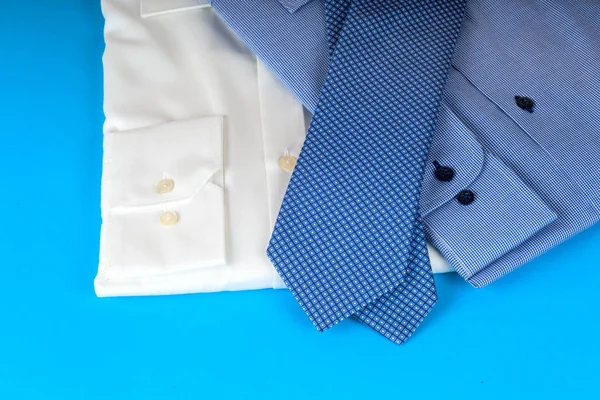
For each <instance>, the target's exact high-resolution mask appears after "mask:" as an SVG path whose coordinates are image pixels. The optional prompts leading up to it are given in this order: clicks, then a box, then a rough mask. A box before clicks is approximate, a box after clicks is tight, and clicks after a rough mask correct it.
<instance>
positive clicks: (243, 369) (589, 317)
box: [0, 0, 600, 400]
mask: <svg viewBox="0 0 600 400" xmlns="http://www.w3.org/2000/svg"><path fill="white" fill-rule="evenodd" d="M98 3H99V1H97V0H70V1H69V0H54V1H48V0H46V1H44V0H29V1H23V2H19V1H7V0H5V1H1V2H0V4H1V7H0V154H1V156H0V172H1V175H0V189H1V191H2V194H1V197H0V213H1V214H0V399H30V398H33V399H61V400H64V399H169V400H173V399H224V398H240V399H246V398H248V399H250V398H262V399H269V398H279V399H293V398H307V399H320V398H328V399H343V398H364V399H374V398H377V397H379V396H381V397H385V398H390V399H404V398H408V399H411V398H412V399H438V398H446V399H463V400H467V399H476V398H477V399H519V398H528V399H554V398H556V399H567V398H581V399H598V398H600V388H599V387H598V386H599V385H600V383H599V378H598V373H599V370H600V368H599V366H598V358H599V356H600V346H599V344H598V340H599V332H600V323H599V320H598V316H599V310H598V308H599V306H600V300H599V298H598V296H599V293H600V290H599V289H600V250H599V248H600V246H599V245H600V227H596V228H594V229H591V230H589V231H587V232H585V233H583V234H581V235H579V236H577V237H576V238H574V239H573V240H571V241H569V242H568V243H566V244H565V245H563V246H560V247H559V248H557V249H554V250H553V251H551V252H550V253H548V254H546V255H545V256H543V257H541V258H540V259H538V260H536V261H535V262H533V263H530V264H529V265H527V266H526V267H525V268H522V269H521V270H519V271H517V272H515V273H513V274H511V275H510V276H508V277H506V278H504V279H502V280H500V281H498V282H497V283H495V284H493V285H492V286H490V287H488V288H485V289H480V290H477V289H473V288H472V287H470V286H469V285H468V284H466V283H465V282H463V281H462V280H461V279H459V278H458V277H457V276H456V275H446V276H443V277H438V279H437V282H438V286H439V294H440V302H439V304H438V305H437V306H436V307H435V308H434V311H433V312H432V313H431V315H430V317H429V318H428V319H427V320H426V322H425V323H424V324H423V326H422V328H421V329H419V331H418V332H417V334H416V335H415V336H414V337H413V338H412V339H411V340H410V341H409V342H408V343H407V344H406V345H404V346H401V347H400V346H396V345H394V344H392V343H391V342H388V341H387V340H386V339H384V338H383V337H381V336H379V335H378V334H377V333H374V332H372V331H371V330H370V329H368V328H366V327H364V326H361V325H359V324H358V323H355V322H351V321H348V322H344V323H342V324H341V325H339V326H337V327H336V328H335V329H332V330H330V331H328V332H326V333H324V334H319V333H317V332H316V330H314V328H313V327H312V325H311V323H310V322H309V320H308V319H307V318H306V317H305V316H304V314H303V312H302V311H301V310H300V308H299V307H298V306H297V305H296V304H295V302H294V300H293V298H292V297H291V295H290V294H289V293H288V292H287V291H273V290H263V291H254V292H238V293H215V294H199V295H189V296H171V297H149V298H111V299H98V298H96V296H95V295H94V290H93V283H92V282H93V278H94V276H95V273H96V262H97V253H98V235H99V226H100V210H99V208H100V206H99V201H100V200H99V196H100V173H101V156H102V130H101V129H102V122H103V114H102V64H101V56H102V51H103V33H102V29H103V19H102V15H101V13H100V7H99V4H98ZM565 195H568V194H565Z"/></svg>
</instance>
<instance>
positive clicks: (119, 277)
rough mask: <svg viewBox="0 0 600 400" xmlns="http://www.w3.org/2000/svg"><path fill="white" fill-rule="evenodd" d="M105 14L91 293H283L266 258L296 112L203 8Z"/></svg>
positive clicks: (297, 139)
mask: <svg viewBox="0 0 600 400" xmlns="http://www.w3.org/2000/svg"><path fill="white" fill-rule="evenodd" d="M102 9H103V13H104V16H105V19H106V25H105V40H106V51H105V54H104V59H103V61H104V70H105V101H104V110H105V114H106V122H105V126H104V161H103V175H102V200H101V206H102V220H103V223H102V229H101V238H100V263H99V268H98V275H97V277H96V280H95V288H96V293H97V295H98V296H126V295H155V294H175V293H194V292H209V291H221V290H245V289H262V288H282V287H284V285H283V283H282V282H281V280H280V278H279V276H278V275H277V274H276V272H275V270H274V269H273V267H272V265H271V263H270V262H269V260H268V258H267V257H266V254H265V249H266V247H267V243H268V241H269V237H270V234H271V230H272V227H273V224H274V221H275V218H276V217H277V213H278V210H279V206H280V204H281V201H282V199H283V195H284V193H285V190H286V187H287V183H288V180H289V177H290V173H291V171H292V170H293V166H294V162H295V157H296V156H297V155H298V154H299V152H300V149H301V147H302V143H303V141H304V136H305V133H306V129H307V126H306V119H307V118H306V115H305V113H304V110H303V107H302V105H301V103H300V102H299V101H298V100H296V98H295V97H294V96H293V95H292V94H291V93H290V92H289V91H288V89H286V88H285V87H284V86H283V85H282V84H281V83H280V82H279V80H278V79H276V78H275V76H274V75H273V74H272V73H271V72H270V71H269V70H268V68H266V67H265V65H264V64H262V62H260V61H258V60H257V58H256V56H255V55H254V54H253V53H252V52H251V51H249V50H248V49H247V48H246V46H245V45H244V44H243V43H242V42H241V41H240V40H239V39H237V37H236V35H235V34H234V33H233V32H231V31H230V30H229V29H228V28H227V26H226V25H225V24H224V23H223V22H222V21H221V19H220V18H219V17H218V16H217V15H216V14H215V13H214V12H213V10H212V9H211V8H209V7H207V6H206V4H204V2H203V1H201V0H172V1H157V0H143V1H141V2H140V1H139V0H103V1H102ZM431 258H432V263H433V266H434V269H435V271H436V272H445V271H448V267H447V263H446V262H445V261H444V260H443V258H441V256H440V255H439V254H438V253H436V251H435V250H431Z"/></svg>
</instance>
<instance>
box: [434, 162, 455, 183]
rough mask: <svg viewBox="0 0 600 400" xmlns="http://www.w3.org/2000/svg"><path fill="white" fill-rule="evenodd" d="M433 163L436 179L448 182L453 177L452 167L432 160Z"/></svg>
mask: <svg viewBox="0 0 600 400" xmlns="http://www.w3.org/2000/svg"><path fill="white" fill-rule="evenodd" d="M433 165H434V166H435V177H436V178H437V180H439V181H442V182H450V181H451V180H452V178H454V170H453V169H452V168H450V167H446V166H443V165H440V163H439V162H437V161H434V162H433Z"/></svg>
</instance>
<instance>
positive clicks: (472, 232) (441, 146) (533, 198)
mask: <svg viewBox="0 0 600 400" xmlns="http://www.w3.org/2000/svg"><path fill="white" fill-rule="evenodd" d="M292 3H293V4H294V5H295V7H290V4H292ZM211 4H212V6H213V8H214V9H215V10H216V11H217V12H218V13H219V14H220V15H221V16H222V17H223V18H224V20H225V21H226V22H227V23H228V24H229V26H231V27H232V29H234V30H235V31H236V33H238V35H239V36H240V37H241V38H242V39H243V40H244V41H245V43H247V44H248V45H249V47H250V48H252V49H253V51H255V52H256V53H257V54H258V56H259V57H260V58H261V59H263V60H264V61H265V63H266V64H267V65H268V66H269V67H270V68H272V69H273V71H275V72H276V74H277V75H278V76H279V77H280V78H281V79H282V80H283V81H284V82H285V83H286V85H287V86H288V87H289V88H290V89H291V90H293V91H294V93H295V94H296V96H297V97H298V98H299V99H300V100H301V101H302V102H303V103H304V105H305V106H306V107H307V108H308V109H310V110H313V109H314V108H315V107H316V104H317V102H318V98H319V95H320V91H321V87H322V85H323V82H324V80H325V75H326V72H327V68H328V65H329V60H328V45H329V44H328V42H327V35H326V29H325V11H324V1H323V0H309V1H305V0H294V1H293V2H288V1H285V0H246V1H237V0H212V1H211ZM598 15H600V3H598V2H593V1H543V2H540V1H538V0H509V1H504V2H498V1H495V0H469V1H468V2H467V11H466V15H465V18H464V22H463V24H462V28H461V33H460V37H459V39H458V41H457V43H456V52H455V55H454V57H453V68H452V69H451V70H450V74H449V78H448V83H447V85H446V87H445V94H444V99H443V104H442V106H441V112H440V116H439V118H438V121H437V126H436V130H435V132H434V134H433V138H432V147H431V150H430V152H429V161H430V162H429V163H428V167H427V170H426V171H425V178H424V182H423V191H422V196H421V211H422V214H423V219H424V222H425V231H426V235H427V239H428V240H429V241H430V242H431V243H432V244H433V245H434V246H435V247H436V248H437V249H439V250H440V251H441V252H442V254H443V255H444V257H445V258H446V259H447V260H448V261H449V263H450V264H451V266H452V267H453V268H454V269H455V270H456V271H457V272H458V273H459V274H460V275H461V276H462V277H463V278H464V279H465V280H467V281H468V282H469V283H471V284H472V285H473V286H475V287H482V286H485V285H487V284H489V283H491V282H493V281H495V280H496V279H498V278H500V277H502V276H504V275H506V274H507V273H509V272H511V271H514V270H515V269H517V268H518V267H520V266H521V265H523V264H525V263H526V262H528V261H530V260H532V259H533V258H535V257H536V256H539V255H540V254H542V253H544V252H545V251H547V250H549V249H551V248H552V247H554V246H556V245H558V244H560V243H561V242H563V241H564V240H566V239H568V238H569V237H571V236H573V235H575V234H577V233H578V232H581V231H583V230H584V229H586V228H588V227H589V226H591V225H592V224H594V223H596V222H597V221H598V220H599V219H600V190H599V188H600V174H598V170H599V169H600V164H599V162H598V158H599V155H600V136H599V135H598V126H599V125H600V119H599V118H598V109H600V89H599V88H600V86H599V85H598V82H600V36H599V35H598ZM435 165H440V166H443V167H447V168H451V169H452V170H453V171H454V178H453V179H450V180H444V179H439V178H438V176H437V175H436V171H437V167H436V166H435Z"/></svg>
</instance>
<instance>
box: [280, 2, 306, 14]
mask: <svg viewBox="0 0 600 400" xmlns="http://www.w3.org/2000/svg"><path fill="white" fill-rule="evenodd" d="M277 1H279V2H280V3H281V5H282V6H284V7H285V8H286V10H288V11H289V12H296V11H297V10H298V9H299V8H300V7H302V6H303V5H305V4H306V3H308V2H309V1H312V0H277Z"/></svg>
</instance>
